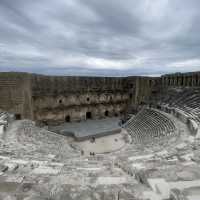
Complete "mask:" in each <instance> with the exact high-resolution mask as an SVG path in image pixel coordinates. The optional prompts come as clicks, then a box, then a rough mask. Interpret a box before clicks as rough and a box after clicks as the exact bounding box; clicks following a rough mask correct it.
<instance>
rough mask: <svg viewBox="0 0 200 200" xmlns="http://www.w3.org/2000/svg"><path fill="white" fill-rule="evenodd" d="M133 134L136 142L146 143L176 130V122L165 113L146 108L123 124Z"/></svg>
mask: <svg viewBox="0 0 200 200" xmlns="http://www.w3.org/2000/svg"><path fill="white" fill-rule="evenodd" d="M123 127H124V128H125V129H126V130H127V131H128V133H129V134H130V135H131V136H132V139H133V141H134V142H140V143H144V142H145V141H153V140H154V139H159V138H163V137H164V136H169V135H172V134H174V133H175V132H176V126H175V124H174V122H173V121H172V120H171V119H170V118H168V117H167V116H166V115H165V114H164V113H162V112H160V111H158V110H156V109H149V108H144V109H142V110H141V111H140V112H139V113H138V114H137V115H136V116H133V117H132V118H131V119H130V120H129V121H128V122H126V123H125V124H124V126H123Z"/></svg>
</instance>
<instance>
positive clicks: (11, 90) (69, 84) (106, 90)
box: [0, 72, 200, 124]
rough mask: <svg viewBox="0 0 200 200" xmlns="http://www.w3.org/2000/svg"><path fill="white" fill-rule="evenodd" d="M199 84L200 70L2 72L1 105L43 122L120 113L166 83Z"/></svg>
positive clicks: (161, 90) (148, 96)
mask: <svg viewBox="0 0 200 200" xmlns="http://www.w3.org/2000/svg"><path fill="white" fill-rule="evenodd" d="M179 86H180V87H200V72H196V73H185V74H181V73H177V74H169V75H164V76H161V77H159V78H155V77H154V78H153V77H134V76H133V77H123V78H122V77H118V78H117V77H67V76H62V77H58V76H43V75H36V74H27V73H0V109H3V110H7V111H9V112H13V113H15V114H16V115H18V117H19V116H20V117H21V118H30V119H34V120H36V121H39V122H43V123H47V124H48V123H61V122H64V121H80V120H85V119H87V118H92V119H97V118H103V117H106V116H119V115H122V114H123V113H125V112H127V110H128V109H129V107H131V106H132V108H134V107H135V108H136V109H135V108H134V109H135V110H138V109H137V108H138V107H139V106H140V105H143V104H149V103H151V98H152V99H154V100H155V98H153V97H156V96H159V95H157V94H159V93H160V92H163V91H165V88H166V87H179Z"/></svg>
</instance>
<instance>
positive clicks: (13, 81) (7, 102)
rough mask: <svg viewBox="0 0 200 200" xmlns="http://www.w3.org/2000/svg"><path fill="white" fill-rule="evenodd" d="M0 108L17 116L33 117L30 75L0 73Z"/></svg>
mask: <svg viewBox="0 0 200 200" xmlns="http://www.w3.org/2000/svg"><path fill="white" fill-rule="evenodd" d="M0 108H1V109H2V110H6V111H9V112H12V113H14V114H15V115H16V116H17V118H30V119H32V118H33V113H32V94H31V81H30V75H28V74H26V73H0Z"/></svg>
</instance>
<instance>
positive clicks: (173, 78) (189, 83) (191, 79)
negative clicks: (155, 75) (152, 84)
mask: <svg viewBox="0 0 200 200" xmlns="http://www.w3.org/2000/svg"><path fill="white" fill-rule="evenodd" d="M161 79H162V86H163V87H175V86H176V87H200V72H191V73H175V74H167V75H164V76H162V77H161Z"/></svg>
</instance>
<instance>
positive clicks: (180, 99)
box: [160, 88, 200, 125]
mask: <svg viewBox="0 0 200 200" xmlns="http://www.w3.org/2000/svg"><path fill="white" fill-rule="evenodd" d="M167 94H168V95H167V98H164V95H163V97H161V99H160V105H166V106H168V107H169V108H174V109H178V110H180V111H182V112H184V113H185V114H186V115H187V116H188V117H189V118H192V119H194V120H195V121H196V122H197V123H198V124H199V125H200V89H199V88H196V89H192V88H185V89H176V88H172V89H169V90H168V91H167Z"/></svg>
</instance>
